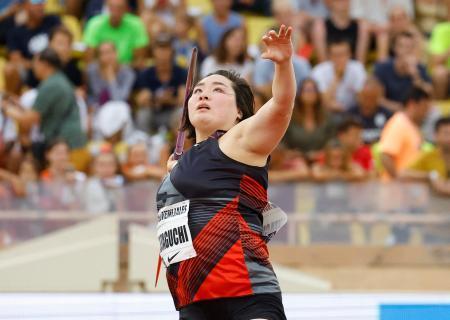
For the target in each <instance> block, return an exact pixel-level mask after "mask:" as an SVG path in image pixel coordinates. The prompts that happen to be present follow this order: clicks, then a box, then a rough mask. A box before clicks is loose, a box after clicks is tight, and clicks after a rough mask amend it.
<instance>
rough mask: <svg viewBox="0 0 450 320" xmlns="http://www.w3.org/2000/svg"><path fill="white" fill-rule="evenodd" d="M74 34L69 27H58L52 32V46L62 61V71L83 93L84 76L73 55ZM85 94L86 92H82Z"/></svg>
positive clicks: (78, 90)
mask: <svg viewBox="0 0 450 320" xmlns="http://www.w3.org/2000/svg"><path fill="white" fill-rule="evenodd" d="M72 43H73V36H72V33H70V31H69V29H67V28H66V27H64V26H59V27H56V28H55V29H53V30H52V32H51V33H50V45H49V46H50V48H52V49H53V50H55V52H56V53H57V54H58V56H59V59H60V60H61V63H62V69H61V71H62V72H63V73H64V74H65V75H66V77H67V78H68V79H69V80H70V82H71V83H72V85H73V86H74V87H75V88H77V92H79V93H80V94H82V93H81V92H82V91H83V88H82V86H83V77H82V74H81V70H80V68H79V67H78V63H79V61H78V59H75V58H73V55H72ZM82 95H84V94H82Z"/></svg>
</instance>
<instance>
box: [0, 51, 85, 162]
mask: <svg viewBox="0 0 450 320" xmlns="http://www.w3.org/2000/svg"><path fill="white" fill-rule="evenodd" d="M33 68H34V72H35V74H36V76H37V78H38V79H39V80H41V81H42V83H41V85H40V86H39V89H38V94H37V97H36V101H35V102H34V105H33V108H32V109H31V110H24V109H23V108H21V107H18V106H17V105H12V104H11V103H7V104H3V105H2V107H3V110H4V112H5V114H6V115H7V116H9V117H11V118H12V119H14V120H15V121H17V123H18V124H19V126H21V127H23V128H28V129H29V128H31V127H32V126H33V125H35V124H39V125H40V131H41V133H42V134H43V136H44V139H45V140H44V143H45V142H47V143H48V142H49V141H51V140H53V139H55V138H57V137H62V138H64V139H65V140H66V141H67V144H68V145H69V147H70V149H71V155H70V156H71V160H72V163H73V164H74V166H75V168H76V169H77V170H80V171H83V170H84V169H85V166H86V162H87V161H88V157H87V153H86V150H85V149H84V146H85V143H86V136H85V134H84V132H83V131H82V129H81V123H80V114H79V108H78V105H77V102H76V99H75V93H74V90H73V87H72V86H71V84H70V82H69V80H68V79H67V78H66V76H65V75H64V74H62V73H61V72H60V68H61V61H60V60H59V57H58V55H57V54H56V52H55V51H54V50H53V49H50V48H47V49H45V50H44V51H42V52H41V53H38V54H37V55H36V56H35V58H34V61H33ZM43 146H44V145H42V144H39V145H38V144H36V148H35V151H36V156H37V159H38V160H39V161H41V162H42V161H43V158H44V155H43V153H42V152H43Z"/></svg>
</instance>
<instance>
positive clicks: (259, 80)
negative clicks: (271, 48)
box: [252, 43, 311, 100]
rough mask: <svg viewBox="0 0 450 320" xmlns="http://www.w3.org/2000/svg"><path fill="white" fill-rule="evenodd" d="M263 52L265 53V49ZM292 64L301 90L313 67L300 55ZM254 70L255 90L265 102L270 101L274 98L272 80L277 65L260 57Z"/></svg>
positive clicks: (295, 56) (294, 58) (293, 58)
mask: <svg viewBox="0 0 450 320" xmlns="http://www.w3.org/2000/svg"><path fill="white" fill-rule="evenodd" d="M261 46H263V47H264V44H263V43H261ZM261 50H262V51H264V48H262V49H261ZM292 64H293V65H294V73H295V81H296V84H297V88H299V87H300V85H301V83H302V82H303V80H304V79H305V78H306V77H308V76H309V75H310V73H311V66H310V64H309V62H308V61H307V60H306V59H305V58H303V57H300V56H298V55H293V56H292ZM253 70H254V71H253V76H252V82H253V86H254V89H255V90H256V91H258V93H259V94H260V95H262V97H263V98H264V99H263V100H269V99H270V97H272V80H273V75H274V70H275V65H274V64H273V62H272V61H270V60H267V59H262V58H260V57H258V58H257V59H256V61H255V64H254V67H253Z"/></svg>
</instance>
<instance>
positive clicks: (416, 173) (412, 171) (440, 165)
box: [401, 117, 450, 196]
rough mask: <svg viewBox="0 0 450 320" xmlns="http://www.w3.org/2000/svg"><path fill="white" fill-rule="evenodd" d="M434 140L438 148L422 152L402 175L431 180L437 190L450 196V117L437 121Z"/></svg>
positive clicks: (432, 185) (409, 177)
mask: <svg viewBox="0 0 450 320" xmlns="http://www.w3.org/2000/svg"><path fill="white" fill-rule="evenodd" d="M434 142H435V145H436V148H434V149H433V150H428V151H422V152H420V154H419V156H418V157H417V159H416V160H415V161H414V162H413V163H411V165H410V166H408V168H407V169H406V170H405V171H403V172H402V173H401V177H403V178H408V179H415V180H422V181H429V182H430V184H431V187H432V188H433V189H434V190H435V191H436V192H438V193H440V194H442V195H446V196H450V117H443V118H440V119H439V120H438V121H437V122H436V124H435V131H434Z"/></svg>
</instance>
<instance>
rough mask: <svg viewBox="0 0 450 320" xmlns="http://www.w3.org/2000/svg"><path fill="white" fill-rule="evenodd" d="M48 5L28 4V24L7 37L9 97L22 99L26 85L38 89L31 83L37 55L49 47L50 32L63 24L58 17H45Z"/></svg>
mask: <svg viewBox="0 0 450 320" xmlns="http://www.w3.org/2000/svg"><path fill="white" fill-rule="evenodd" d="M44 4H45V1H43V0H27V1H26V2H25V4H24V7H23V8H24V10H25V12H26V16H27V19H26V22H25V24H24V25H17V26H15V27H14V28H12V29H11V30H10V32H8V34H7V41H6V48H7V50H8V63H7V64H6V65H5V79H8V81H6V83H5V89H6V91H7V92H8V93H11V94H15V95H18V94H19V93H20V91H21V88H22V85H23V84H25V83H27V84H33V85H36V83H35V82H33V79H30V72H31V67H32V64H31V60H32V58H33V55H35V54H36V53H38V52H41V51H42V50H44V49H45V48H46V47H47V46H48V44H49V35H50V32H51V31H52V29H53V28H55V27H56V26H59V25H60V24H61V21H60V19H59V17H58V16H55V15H47V14H45V12H44ZM29 82H31V83H29Z"/></svg>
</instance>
